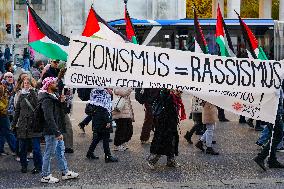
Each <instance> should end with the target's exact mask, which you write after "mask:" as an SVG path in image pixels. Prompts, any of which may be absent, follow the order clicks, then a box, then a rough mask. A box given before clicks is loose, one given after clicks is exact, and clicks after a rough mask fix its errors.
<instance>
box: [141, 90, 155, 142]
mask: <svg viewBox="0 0 284 189" xmlns="http://www.w3.org/2000/svg"><path fill="white" fill-rule="evenodd" d="M159 92H160V89H150V88H149V89H144V93H145V94H146V95H145V96H146V97H145V98H146V99H145V102H144V107H145V118H144V123H143V126H142V131H141V135H140V141H141V144H148V143H149V139H150V133H151V131H152V130H154V123H153V115H152V103H153V102H154V100H155V99H156V98H157V96H158V95H159Z"/></svg>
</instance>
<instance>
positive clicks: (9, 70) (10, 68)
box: [5, 61, 15, 74]
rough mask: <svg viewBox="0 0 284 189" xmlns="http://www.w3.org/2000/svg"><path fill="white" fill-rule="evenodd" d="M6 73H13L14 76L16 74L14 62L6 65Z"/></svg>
mask: <svg viewBox="0 0 284 189" xmlns="http://www.w3.org/2000/svg"><path fill="white" fill-rule="evenodd" d="M5 72H11V73H12V74H14V72H15V70H14V64H13V61H8V62H6V64H5Z"/></svg>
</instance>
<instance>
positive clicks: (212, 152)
mask: <svg viewBox="0 0 284 189" xmlns="http://www.w3.org/2000/svg"><path fill="white" fill-rule="evenodd" d="M206 154H210V155H219V152H216V151H214V150H213V148H212V147H207V148H206Z"/></svg>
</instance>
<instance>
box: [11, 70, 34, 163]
mask: <svg viewBox="0 0 284 189" xmlns="http://www.w3.org/2000/svg"><path fill="white" fill-rule="evenodd" d="M25 78H29V75H28V74H27V73H26V72H22V73H21V74H20V75H19V77H18V80H17V82H16V86H15V88H14V93H15V97H14V104H17V102H18V99H19V96H20V95H21V91H22V88H23V87H22V86H23V81H24V79H25ZM31 80H32V83H31V86H32V87H33V88H35V87H36V82H34V80H33V78H31ZM13 132H14V134H15V137H16V139H17V141H16V160H17V161H20V152H19V140H18V137H17V128H16V127H14V128H13ZM27 151H28V152H32V141H30V140H28V148H27ZM30 157H32V153H30Z"/></svg>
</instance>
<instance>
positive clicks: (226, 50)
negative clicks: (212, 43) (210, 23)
mask: <svg viewBox="0 0 284 189" xmlns="http://www.w3.org/2000/svg"><path fill="white" fill-rule="evenodd" d="M216 43H217V44H218V45H219V49H220V54H221V56H227V57H235V56H236V55H235V53H234V48H233V45H232V41H231V38H230V34H229V32H228V30H227V27H226V24H225V22H224V19H223V16H222V13H221V10H220V7H219V4H218V10H217V24H216Z"/></svg>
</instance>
